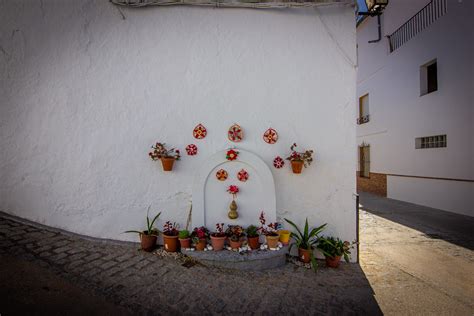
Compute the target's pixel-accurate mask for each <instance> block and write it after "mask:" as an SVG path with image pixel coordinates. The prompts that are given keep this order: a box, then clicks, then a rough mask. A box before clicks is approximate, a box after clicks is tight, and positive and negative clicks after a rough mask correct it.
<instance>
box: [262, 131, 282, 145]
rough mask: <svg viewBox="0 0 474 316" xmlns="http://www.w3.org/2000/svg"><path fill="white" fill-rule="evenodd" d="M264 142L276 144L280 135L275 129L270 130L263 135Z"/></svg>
mask: <svg viewBox="0 0 474 316" xmlns="http://www.w3.org/2000/svg"><path fill="white" fill-rule="evenodd" d="M263 140H264V141H265V142H266V143H267V144H275V143H276V142H277V140H278V133H277V131H276V130H274V129H273V128H269V129H267V130H266V131H265V133H263Z"/></svg>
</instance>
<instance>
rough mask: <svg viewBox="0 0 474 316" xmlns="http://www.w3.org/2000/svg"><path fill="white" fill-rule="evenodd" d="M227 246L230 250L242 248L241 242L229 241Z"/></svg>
mask: <svg viewBox="0 0 474 316" xmlns="http://www.w3.org/2000/svg"><path fill="white" fill-rule="evenodd" d="M229 244H230V247H231V248H232V249H239V248H240V247H241V246H242V240H239V241H233V240H230V239H229Z"/></svg>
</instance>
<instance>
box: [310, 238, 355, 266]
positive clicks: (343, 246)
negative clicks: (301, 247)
mask: <svg viewBox="0 0 474 316" xmlns="http://www.w3.org/2000/svg"><path fill="white" fill-rule="evenodd" d="M354 244H355V243H354V242H353V243H352V244H351V243H349V242H348V241H342V240H340V239H339V238H334V237H324V236H323V237H321V238H319V240H318V244H317V246H316V248H318V250H320V251H321V252H322V253H323V255H324V256H326V257H329V258H334V257H344V260H345V261H346V262H349V260H350V255H351V251H350V249H351V248H352V247H353V245H354Z"/></svg>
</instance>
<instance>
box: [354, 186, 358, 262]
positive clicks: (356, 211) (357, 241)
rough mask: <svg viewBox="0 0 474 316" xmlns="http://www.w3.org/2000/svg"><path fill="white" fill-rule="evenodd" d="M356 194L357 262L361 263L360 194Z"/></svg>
mask: <svg viewBox="0 0 474 316" xmlns="http://www.w3.org/2000/svg"><path fill="white" fill-rule="evenodd" d="M355 196H356V242H357V244H356V245H357V263H359V194H357V193H356V194H355Z"/></svg>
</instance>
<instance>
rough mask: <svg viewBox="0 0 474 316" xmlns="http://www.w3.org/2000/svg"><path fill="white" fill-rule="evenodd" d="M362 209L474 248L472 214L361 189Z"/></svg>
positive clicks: (425, 232) (436, 237)
mask: <svg viewBox="0 0 474 316" xmlns="http://www.w3.org/2000/svg"><path fill="white" fill-rule="evenodd" d="M359 195H360V207H361V209H363V210H365V211H367V212H369V213H372V214H375V215H377V216H380V217H383V218H385V219H388V220H390V221H392V222H396V223H399V224H401V225H404V226H407V227H410V228H413V229H415V230H418V231H420V232H422V233H424V234H426V235H427V236H428V237H429V238H432V239H443V240H445V241H447V242H450V243H453V244H456V245H458V246H461V247H464V248H467V249H469V250H474V229H473V227H474V217H470V216H467V215H460V214H455V213H451V212H446V211H442V210H439V209H435V208H430V207H426V206H422V205H417V204H412V203H408V202H404V201H398V200H393V199H388V198H383V197H378V196H376V195H373V194H370V193H366V192H360V193H359Z"/></svg>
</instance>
